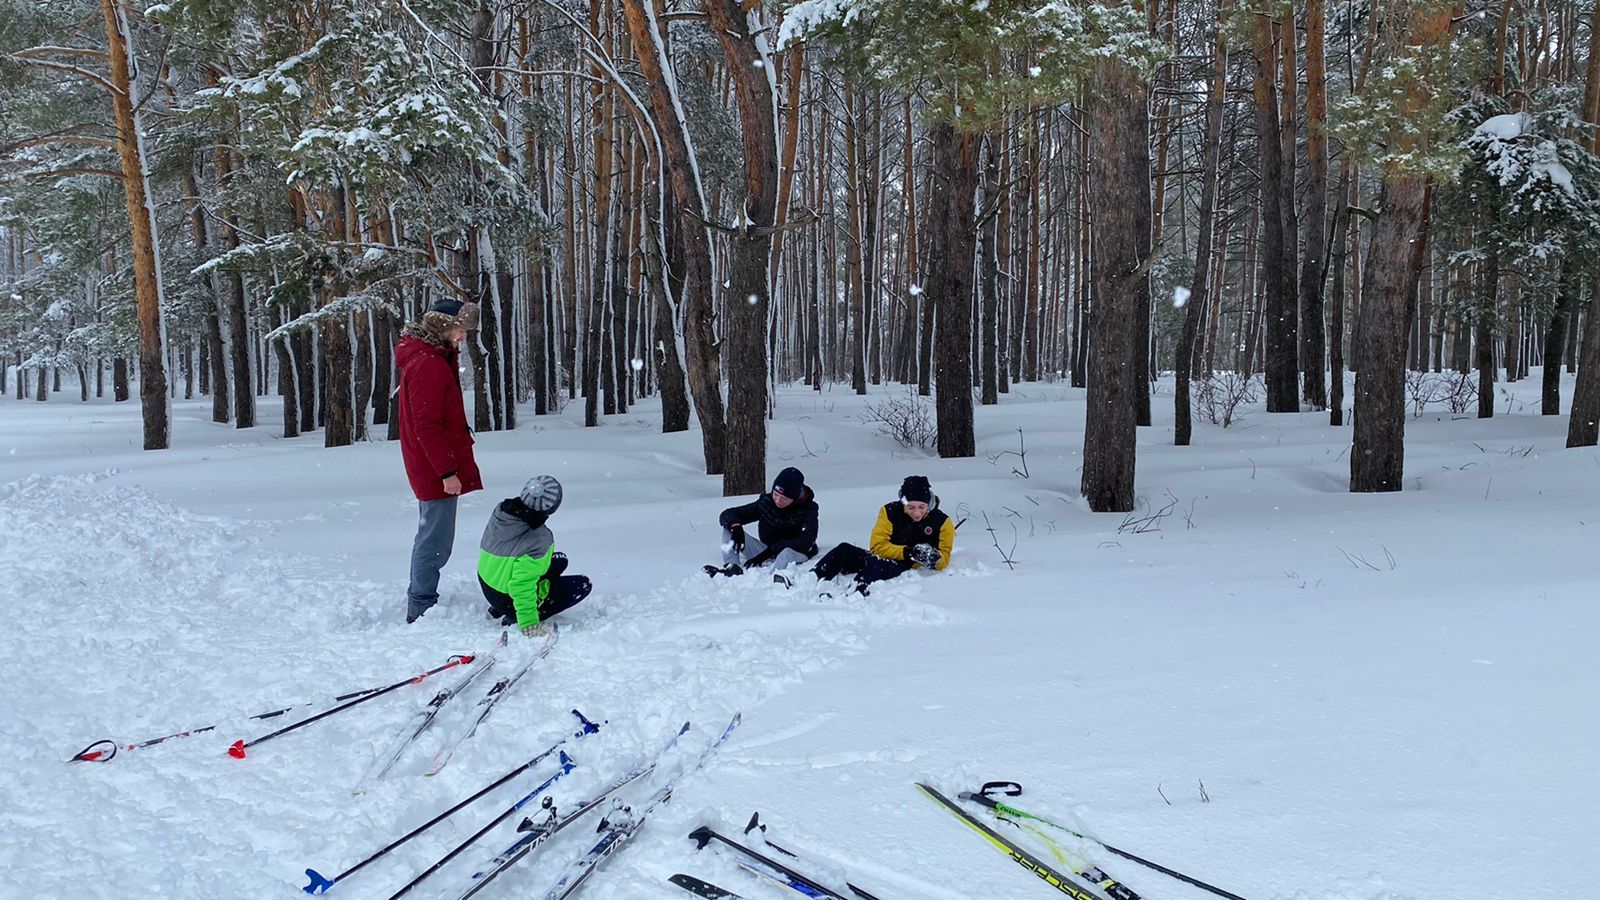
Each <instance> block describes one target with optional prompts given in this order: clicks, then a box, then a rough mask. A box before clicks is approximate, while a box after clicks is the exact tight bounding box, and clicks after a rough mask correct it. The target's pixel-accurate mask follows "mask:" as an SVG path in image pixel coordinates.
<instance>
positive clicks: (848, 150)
mask: <svg viewBox="0 0 1600 900" xmlns="http://www.w3.org/2000/svg"><path fill="white" fill-rule="evenodd" d="M856 99H857V98H856V91H855V85H854V80H853V79H852V78H850V76H849V74H848V73H847V74H846V75H845V78H844V160H845V162H844V171H845V177H844V180H845V215H846V217H848V220H849V226H848V228H847V229H846V234H847V236H848V238H849V241H850V243H849V244H847V245H846V246H845V248H844V270H845V280H844V283H845V291H847V292H848V293H849V295H850V303H849V308H850V325H851V327H850V387H851V389H852V390H854V391H855V392H856V393H857V394H861V395H865V394H866V393H867V289H866V277H865V274H864V272H863V270H862V261H861V249H862V248H861V244H862V234H861V223H862V220H863V219H864V218H865V217H866V214H865V212H864V211H863V210H862V208H861V194H862V175H863V167H862V165H861V139H860V136H859V135H858V134H857V128H856V121H857V119H858V118H860V113H859V111H858V110H857V109H856V106H857V103H856Z"/></svg>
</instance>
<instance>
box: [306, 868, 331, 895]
mask: <svg viewBox="0 0 1600 900" xmlns="http://www.w3.org/2000/svg"><path fill="white" fill-rule="evenodd" d="M306 877H307V878H309V879H311V883H310V884H308V885H306V886H305V887H303V888H301V890H303V891H305V892H306V893H308V894H326V893H327V892H328V889H329V888H331V887H333V882H332V881H330V880H328V878H327V877H326V876H325V875H323V874H322V873H321V872H318V871H317V870H316V869H307V870H306Z"/></svg>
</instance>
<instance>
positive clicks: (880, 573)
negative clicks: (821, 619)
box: [811, 544, 911, 587]
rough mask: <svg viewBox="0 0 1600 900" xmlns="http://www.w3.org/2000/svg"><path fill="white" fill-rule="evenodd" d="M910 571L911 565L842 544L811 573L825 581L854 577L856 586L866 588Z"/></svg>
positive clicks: (827, 555) (851, 545) (827, 554)
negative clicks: (839, 576)
mask: <svg viewBox="0 0 1600 900" xmlns="http://www.w3.org/2000/svg"><path fill="white" fill-rule="evenodd" d="M910 570H911V564H910V563H906V562H900V561H899V560H893V559H885V558H884V557H881V556H873V555H872V554H871V553H868V552H867V551H865V550H863V549H861V548H860V547H857V546H856V545H855V544H840V545H839V546H837V547H834V548H833V549H832V550H829V551H828V552H827V553H826V554H825V555H824V556H823V557H822V560H821V561H820V562H818V563H817V565H816V566H815V567H814V568H813V569H812V570H811V571H812V572H815V573H816V576H817V577H818V578H820V579H822V580H823V581H827V580H828V579H830V578H834V577H836V576H838V575H854V576H855V577H856V584H859V585H861V586H862V587H866V586H867V585H869V584H871V583H873V582H874V581H887V580H889V579H890V578H894V577H896V576H897V575H899V574H901V573H902V572H909V571H910Z"/></svg>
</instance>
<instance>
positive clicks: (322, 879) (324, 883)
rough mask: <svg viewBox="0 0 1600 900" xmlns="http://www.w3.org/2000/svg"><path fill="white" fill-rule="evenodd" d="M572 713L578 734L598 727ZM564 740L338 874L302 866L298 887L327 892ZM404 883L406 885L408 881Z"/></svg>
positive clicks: (535, 762) (555, 750)
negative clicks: (301, 882) (303, 875)
mask: <svg viewBox="0 0 1600 900" xmlns="http://www.w3.org/2000/svg"><path fill="white" fill-rule="evenodd" d="M572 714H573V715H575V716H577V717H578V719H579V720H580V721H582V722H583V729H582V730H581V731H579V732H578V736H582V735H585V734H589V733H591V732H593V731H598V730H599V726H598V725H596V724H594V723H593V722H591V721H589V720H588V719H587V718H584V715H583V713H580V712H578V711H577V710H573V711H572ZM567 740H568V739H567V738H562V739H561V740H559V741H557V742H556V743H555V744H553V745H552V746H550V747H548V748H546V749H544V750H541V751H540V752H539V754H538V755H537V756H535V757H533V758H532V759H529V760H528V761H527V762H525V763H523V764H522V765H520V766H517V767H516V768H515V769H512V770H511V771H509V772H507V773H506V774H504V775H501V776H500V777H499V778H496V779H495V780H494V781H493V782H490V783H489V784H488V785H487V786H485V787H483V788H481V789H479V790H478V791H477V792H476V793H474V794H473V795H472V796H470V797H468V798H467V799H465V800H462V801H461V802H460V803H457V804H456V805H455V806H452V807H450V808H449V809H447V810H445V811H444V812H442V813H439V814H438V815H437V816H434V817H433V818H431V819H429V820H428V821H426V822H423V823H422V824H421V825H418V826H417V827H416V828H413V829H411V830H410V831H408V832H406V833H405V834H403V835H401V836H400V837H398V838H395V839H394V840H393V841H390V842H389V843H388V844H385V845H384V846H383V847H381V848H379V849H378V850H376V851H374V852H373V853H372V854H371V855H370V856H368V857H367V858H366V859H363V860H361V861H360V862H358V863H356V864H355V865H353V866H351V867H350V868H348V869H345V870H344V871H343V872H340V873H339V874H337V875H335V876H333V877H332V878H329V877H327V876H326V875H323V874H322V873H320V872H318V871H317V870H316V869H307V870H306V877H307V878H309V879H311V883H310V884H308V885H306V886H305V887H303V888H301V890H303V891H305V892H306V893H308V894H326V893H327V892H328V890H329V889H330V888H332V887H333V886H334V885H335V884H338V883H339V882H341V881H343V880H345V879H346V878H349V877H350V876H351V875H354V874H355V873H357V872H359V871H361V870H362V869H364V868H366V867H367V866H368V865H370V864H371V863H373V862H375V861H377V860H378V859H381V858H382V857H384V856H387V855H388V854H389V851H391V850H393V849H394V848H396V847H398V846H400V845H401V844H404V843H405V842H406V841H409V840H411V839H412V838H414V837H416V836H417V835H419V834H421V833H423V832H424V831H427V830H428V829H429V828H432V827H433V826H435V825H437V824H439V823H440V822H443V821H444V820H445V819H448V818H450V817H451V816H453V815H455V814H456V813H458V812H460V811H461V810H463V809H465V808H466V807H468V806H470V805H472V804H473V803H474V802H476V801H477V800H478V799H479V798H480V797H482V796H483V795H485V794H487V793H489V792H490V791H492V790H494V789H495V788H497V787H499V786H501V785H502V784H505V783H506V782H508V781H510V780H511V779H513V778H515V777H517V776H518V775H521V774H522V773H523V772H526V771H527V770H529V769H531V768H533V767H534V766H536V765H538V764H539V763H541V762H543V761H544V760H545V759H547V758H548V757H549V756H550V754H552V753H559V752H561V745H562V744H565V743H566V742H567ZM562 756H563V759H565V754H562ZM496 821H498V820H496ZM418 880H419V881H420V880H421V879H418ZM407 887H408V888H409V885H408V886H407ZM402 893H404V892H403V891H402ZM396 896H399V895H398V894H397V895H396Z"/></svg>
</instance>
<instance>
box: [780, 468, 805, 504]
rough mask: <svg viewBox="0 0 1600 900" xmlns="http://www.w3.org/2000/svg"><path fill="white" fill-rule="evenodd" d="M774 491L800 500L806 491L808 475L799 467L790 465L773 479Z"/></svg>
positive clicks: (791, 498)
mask: <svg viewBox="0 0 1600 900" xmlns="http://www.w3.org/2000/svg"><path fill="white" fill-rule="evenodd" d="M772 492H773V493H774V494H782V495H784V496H785V497H788V498H789V499H790V500H799V499H800V497H801V495H802V494H804V493H805V492H806V476H805V475H804V474H802V473H801V471H800V470H799V469H796V468H795V467H794V466H790V467H789V468H787V469H784V470H783V471H782V472H779V473H778V477H777V478H774V479H772Z"/></svg>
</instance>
